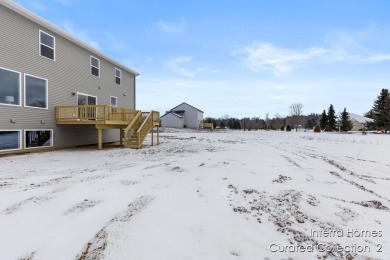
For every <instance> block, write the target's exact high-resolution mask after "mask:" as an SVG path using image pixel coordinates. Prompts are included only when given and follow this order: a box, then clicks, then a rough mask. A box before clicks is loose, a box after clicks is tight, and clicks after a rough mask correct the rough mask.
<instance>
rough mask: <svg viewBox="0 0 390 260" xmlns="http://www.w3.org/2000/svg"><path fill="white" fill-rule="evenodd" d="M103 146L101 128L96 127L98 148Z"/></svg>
mask: <svg viewBox="0 0 390 260" xmlns="http://www.w3.org/2000/svg"><path fill="white" fill-rule="evenodd" d="M102 148H103V129H101V128H98V150H101V149H102Z"/></svg>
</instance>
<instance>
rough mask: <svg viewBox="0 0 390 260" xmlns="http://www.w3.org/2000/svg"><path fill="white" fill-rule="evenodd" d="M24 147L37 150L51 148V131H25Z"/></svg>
mask: <svg viewBox="0 0 390 260" xmlns="http://www.w3.org/2000/svg"><path fill="white" fill-rule="evenodd" d="M24 137H25V147H26V148H38V147H50V146H53V130H51V129H50V130H25V131H24Z"/></svg>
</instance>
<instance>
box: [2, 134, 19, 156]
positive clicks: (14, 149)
mask: <svg viewBox="0 0 390 260" xmlns="http://www.w3.org/2000/svg"><path fill="white" fill-rule="evenodd" d="M0 132H19V148H16V149H7V150H0V153H2V152H8V151H18V150H22V138H23V136H22V129H0Z"/></svg>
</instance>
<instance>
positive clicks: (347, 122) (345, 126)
mask: <svg viewBox="0 0 390 260" xmlns="http://www.w3.org/2000/svg"><path fill="white" fill-rule="evenodd" d="M339 126H340V130H341V131H343V132H348V131H350V130H351V129H352V127H353V123H352V121H351V118H350V117H349V113H348V112H347V109H346V108H344V111H343V112H341V113H340V120H339Z"/></svg>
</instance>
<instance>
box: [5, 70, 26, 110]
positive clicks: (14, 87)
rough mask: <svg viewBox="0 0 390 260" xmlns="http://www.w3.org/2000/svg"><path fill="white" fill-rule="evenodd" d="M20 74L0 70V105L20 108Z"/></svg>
mask: <svg viewBox="0 0 390 260" xmlns="http://www.w3.org/2000/svg"><path fill="white" fill-rule="evenodd" d="M20 93H21V90H20V73H19V72H16V71H11V70H7V69H3V68H0V104H2V105H14V106H20Z"/></svg>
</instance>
